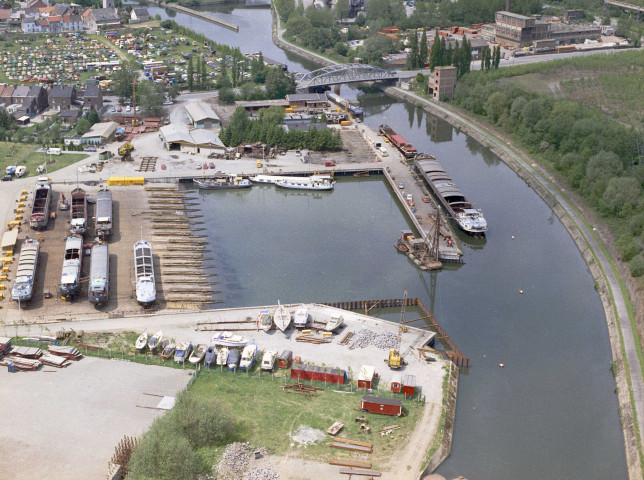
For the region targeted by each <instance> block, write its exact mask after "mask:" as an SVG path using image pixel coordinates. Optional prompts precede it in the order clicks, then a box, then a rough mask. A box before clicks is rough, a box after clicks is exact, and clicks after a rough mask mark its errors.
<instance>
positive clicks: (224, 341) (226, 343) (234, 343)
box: [210, 332, 250, 348]
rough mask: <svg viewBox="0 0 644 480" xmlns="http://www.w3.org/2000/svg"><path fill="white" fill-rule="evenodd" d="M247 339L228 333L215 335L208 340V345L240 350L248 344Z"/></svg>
mask: <svg viewBox="0 0 644 480" xmlns="http://www.w3.org/2000/svg"><path fill="white" fill-rule="evenodd" d="M249 341H250V340H248V339H247V338H243V337H242V336H241V335H233V334H232V333H230V332H222V333H215V334H214V335H213V336H212V339H211V340H210V343H212V344H213V345H216V346H221V347H231V348H241V347H245V346H246V344H247V343H248V342H249Z"/></svg>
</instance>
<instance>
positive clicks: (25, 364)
mask: <svg viewBox="0 0 644 480" xmlns="http://www.w3.org/2000/svg"><path fill="white" fill-rule="evenodd" d="M9 362H12V363H13V364H14V366H15V367H16V368H17V369H18V370H38V369H39V368H40V367H41V366H42V363H40V361H39V360H36V359H33V358H23V357H16V356H14V355H9V356H6V357H4V359H3V360H0V365H2V366H4V367H6V366H8V365H9Z"/></svg>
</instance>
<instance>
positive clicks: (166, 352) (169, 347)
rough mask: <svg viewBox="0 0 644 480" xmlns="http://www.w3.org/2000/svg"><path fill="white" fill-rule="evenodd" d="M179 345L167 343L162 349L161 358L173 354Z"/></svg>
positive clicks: (166, 357)
mask: <svg viewBox="0 0 644 480" xmlns="http://www.w3.org/2000/svg"><path fill="white" fill-rule="evenodd" d="M176 348H177V346H176V345H175V344H174V343H167V344H166V346H165V347H163V350H162V351H161V358H162V359H164V360H167V359H168V358H170V357H171V356H172V354H173V353H174V351H175V350H176Z"/></svg>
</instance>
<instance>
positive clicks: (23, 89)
mask: <svg viewBox="0 0 644 480" xmlns="http://www.w3.org/2000/svg"><path fill="white" fill-rule="evenodd" d="M28 96H29V87H28V86H26V85H18V86H17V87H16V88H15V89H14V91H13V94H12V95H11V101H12V103H20V104H22V102H24V100H25V98H27V97H28Z"/></svg>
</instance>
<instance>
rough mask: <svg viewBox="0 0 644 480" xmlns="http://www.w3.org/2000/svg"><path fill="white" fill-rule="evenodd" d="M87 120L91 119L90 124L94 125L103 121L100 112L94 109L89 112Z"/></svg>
mask: <svg viewBox="0 0 644 480" xmlns="http://www.w3.org/2000/svg"><path fill="white" fill-rule="evenodd" d="M87 120H89V124H90V125H94V124H95V123H98V122H100V121H101V119H100V118H99V117H98V112H97V111H96V110H94V109H91V110H90V111H89V113H88V114H87Z"/></svg>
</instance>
